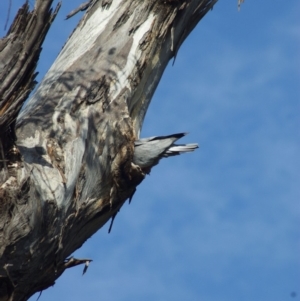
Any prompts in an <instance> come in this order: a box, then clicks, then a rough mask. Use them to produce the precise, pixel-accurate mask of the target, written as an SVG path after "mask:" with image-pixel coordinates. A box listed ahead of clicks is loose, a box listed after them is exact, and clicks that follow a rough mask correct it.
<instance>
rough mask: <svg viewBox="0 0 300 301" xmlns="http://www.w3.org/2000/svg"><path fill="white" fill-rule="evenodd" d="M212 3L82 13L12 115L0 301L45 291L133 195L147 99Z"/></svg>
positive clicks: (106, 7) (97, 5) (106, 4)
mask: <svg viewBox="0 0 300 301" xmlns="http://www.w3.org/2000/svg"><path fill="white" fill-rule="evenodd" d="M215 2H216V0H202V1H200V0H190V1H183V0H182V1H152V0H151V1H150V0H145V1H140V0H132V1H124V0H113V1H95V2H94V3H93V5H91V6H90V7H89V9H88V11H87V13H86V14H85V15H84V17H83V18H82V20H81V21H80V23H79V25H78V26H77V28H76V30H75V31H74V32H73V34H72V35H71V37H70V38H69V39H68V41H67V43H66V45H65V46H64V48H63V49H62V51H61V53H60V54H59V56H58V58H57V59H56V61H55V62H54V64H53V65H52V67H51V68H50V70H49V71H48V73H47V74H46V76H45V78H44V79H43V81H42V83H41V85H40V86H39V88H38V89H37V91H36V92H35V94H34V95H33V97H32V98H31V99H30V100H29V103H28V104H27V106H26V108H25V110H24V111H23V112H22V113H21V114H20V116H19V117H18V121H17V145H18V149H19V150H20V153H21V155H22V158H21V159H18V160H16V162H15V164H14V165H12V166H11V167H10V170H9V177H8V178H7V179H6V181H5V182H4V183H3V185H2V186H1V189H0V256H1V258H0V281H1V282H2V286H1V285H0V300H26V299H27V298H28V297H30V296H31V295H32V294H34V293H35V292H37V291H40V290H43V289H45V288H47V287H49V286H50V285H53V283H54V281H55V280H56V279H57V278H58V277H59V276H60V275H61V274H62V273H63V272H64V270H65V269H66V268H69V267H70V266H72V262H74V260H73V261H72V262H70V259H68V257H69V256H70V254H72V253H73V252H74V251H75V250H76V249H78V248H79V247H80V246H81V245H82V244H83V243H84V242H85V240H87V239H88V238H89V237H90V236H91V235H93V233H95V232H96V231H97V230H98V229H100V228H101V227H102V226H103V225H104V224H105V223H106V222H107V221H108V220H109V219H110V218H112V217H115V214H116V213H117V212H118V210H119V209H120V208H121V206H122V205H123V203H124V202H125V201H126V200H127V199H128V198H130V197H131V196H132V194H133V192H134V191H135V188H136V186H137V185H138V184H139V183H140V182H141V181H142V180H143V179H144V177H145V175H144V174H143V172H142V171H141V169H140V168H139V167H138V166H135V165H134V164H133V163H132V157H133V150H134V149H133V148H134V141H135V140H136V139H137V138H138V137H139V133H140V130H141V127H142V124H143V120H144V117H145V113H146V111H147V108H148V106H149V103H150V100H151V98H152V95H153V93H154V91H155V89H156V87H157V84H158V82H159V80H160V78H161V76H162V74H163V71H164V69H165V67H166V66H167V63H168V61H169V60H170V59H171V58H172V57H174V56H175V55H176V53H177V51H178V49H179V47H180V45H181V43H182V42H183V41H184V39H185V38H186V37H187V36H188V34H189V33H190V32H191V30H192V29H193V28H194V27H195V25H196V24H197V22H199V20H200V19H201V18H202V17H203V16H204V15H205V14H206V12H207V11H208V10H209V9H211V8H212V6H213V5H214V3H215ZM76 262H77V263H78V262H79V261H76ZM0 284H1V283H0ZM1 298H2V299H1ZM5 298H6V299H5Z"/></svg>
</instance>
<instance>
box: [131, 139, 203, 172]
mask: <svg viewBox="0 0 300 301" xmlns="http://www.w3.org/2000/svg"><path fill="white" fill-rule="evenodd" d="M185 135H187V133H177V134H172V135H168V136H153V137H149V138H142V139H139V140H136V141H135V142H134V154H133V163H134V164H135V165H138V166H139V167H140V168H141V170H142V171H143V172H144V173H146V174H150V171H151V168H152V167H153V166H155V165H157V164H158V163H159V161H160V159H162V158H167V157H171V156H177V155H180V154H182V153H187V152H192V151H194V150H195V149H197V148H198V144H197V143H191V144H174V142H175V141H177V140H178V139H180V138H182V137H183V136H185Z"/></svg>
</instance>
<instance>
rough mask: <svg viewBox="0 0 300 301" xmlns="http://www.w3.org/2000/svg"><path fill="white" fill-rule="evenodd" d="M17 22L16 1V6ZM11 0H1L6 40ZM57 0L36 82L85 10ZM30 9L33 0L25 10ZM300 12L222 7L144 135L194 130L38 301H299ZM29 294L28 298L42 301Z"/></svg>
mask: <svg viewBox="0 0 300 301" xmlns="http://www.w3.org/2000/svg"><path fill="white" fill-rule="evenodd" d="M12 2H13V3H12V4H13V7H12V12H11V19H12V17H13V16H14V14H15V12H16V9H17V7H18V6H19V5H20V3H21V1H16V0H15V1H14V0H13V1H12ZM8 3H9V1H8V0H7V1H4V0H2V1H1V3H0V21H1V23H0V26H1V28H0V31H1V34H2V35H3V34H4V23H5V18H6V16H7V8H8ZM79 3H80V1H64V3H63V5H62V9H61V10H60V12H59V14H58V16H57V19H56V21H55V23H54V25H53V26H52V28H51V30H50V33H49V35H48V37H47V39H46V42H45V44H44V50H43V53H42V55H41V60H40V63H39V66H38V71H40V75H39V80H40V79H41V78H42V76H43V75H44V74H45V72H46V71H47V69H48V68H49V67H50V66H51V64H52V62H53V60H54V59H55V57H56V56H57V54H58V53H59V51H60V49H61V47H62V45H63V44H64V41H65V40H66V38H67V36H68V35H69V33H70V32H71V31H72V29H73V28H74V26H75V24H76V22H77V21H78V20H79V18H80V16H81V15H82V13H80V14H79V15H78V16H75V17H73V18H71V19H70V20H68V21H64V17H65V16H66V15H67V14H68V13H69V12H70V11H71V10H72V9H73V8H75V7H77V6H78V4H79ZM31 5H33V1H31ZM299 15H300V2H299V1H293V0H292V1H272V0H264V1H253V0H252V1H251V0H246V2H245V3H244V4H243V5H242V7H241V11H240V12H238V11H237V2H236V1H235V0H234V1H224V0H220V1H219V2H218V3H217V4H216V5H215V7H214V9H213V11H210V12H209V13H208V14H207V16H206V17H204V19H203V20H202V21H201V22H200V23H199V24H198V26H197V28H196V29H195V30H194V31H193V33H192V34H191V35H190V36H189V37H188V39H187V40H186V41H185V43H184V44H183V46H182V47H181V49H180V51H179V53H178V56H177V59H176V62H175V65H174V66H173V67H172V66H171V65H170V66H169V67H168V68H167V69H166V71H165V74H164V76H163V78H162V80H161V82H160V85H159V87H158V89H157V91H156V93H155V96H154V98H153V100H152V103H151V106H150V108H149V110H148V113H147V117H146V120H145V123H144V127H143V132H142V136H153V135H163V134H171V133H175V132H182V131H188V132H190V134H189V135H188V136H187V137H185V138H184V139H183V140H182V141H183V142H198V143H199V144H200V148H199V149H198V150H197V151H196V152H194V153H192V154H187V155H182V156H180V157H175V158H170V159H168V160H164V161H161V163H160V165H159V166H157V167H156V168H155V169H153V170H152V173H151V175H150V176H148V177H147V178H146V180H145V181H144V182H143V183H142V184H141V185H140V186H139V187H138V190H137V193H136V195H135V196H134V198H133V201H132V204H131V205H130V206H128V204H127V203H126V204H125V205H124V207H123V208H122V210H121V212H120V213H119V214H118V216H117V218H116V220H115V223H114V226H113V229H112V233H111V234H110V235H108V234H107V230H108V226H109V225H106V226H105V227H103V229H101V230H100V231H98V233H97V234H95V235H94V236H93V237H92V238H91V239H89V240H88V241H87V242H86V243H85V244H84V246H83V247H82V248H81V249H80V250H78V251H77V252H76V253H75V254H74V256H76V257H78V258H92V259H93V262H92V263H91V265H90V267H89V269H88V271H87V273H86V274H85V275H84V276H82V270H83V266H79V267H76V268H72V269H70V270H68V271H66V272H65V273H64V275H63V276H62V277H61V278H60V279H59V280H58V281H57V283H56V284H55V286H54V287H53V288H49V289H48V290H46V291H44V292H43V293H42V296H41V299H40V300H41V301H48V300H49V301H50V300H51V301H52V300H74V301H76V300H80V301H82V300H106V301H112V300H113V301H127V300H130V301H132V300H149V301H150V300H151V301H153V300H155V301H159V300H164V301H165V300H172V301H177V300H178V301H179V300H180V301H182V300H187V301H190V300H205V301H220V300H222V301H232V300H238V301H240V300H243V301H260V300H261V301H284V300H292V299H293V300H297V299H298V300H299V298H300V244H299V242H300V228H299V221H300V203H299V200H300V172H299V170H300V156H299V153H300V133H299V129H300V122H299V116H300V91H299V90H300V89H299V84H300V81H299V79H300V76H299V67H300V64H299V63H300V59H299V53H300V51H299V50H300V49H299V45H300V43H299V41H300V39H299V38H300V22H299V19H300V18H299ZM36 298H37V295H35V296H34V297H33V298H32V299H31V300H36Z"/></svg>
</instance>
